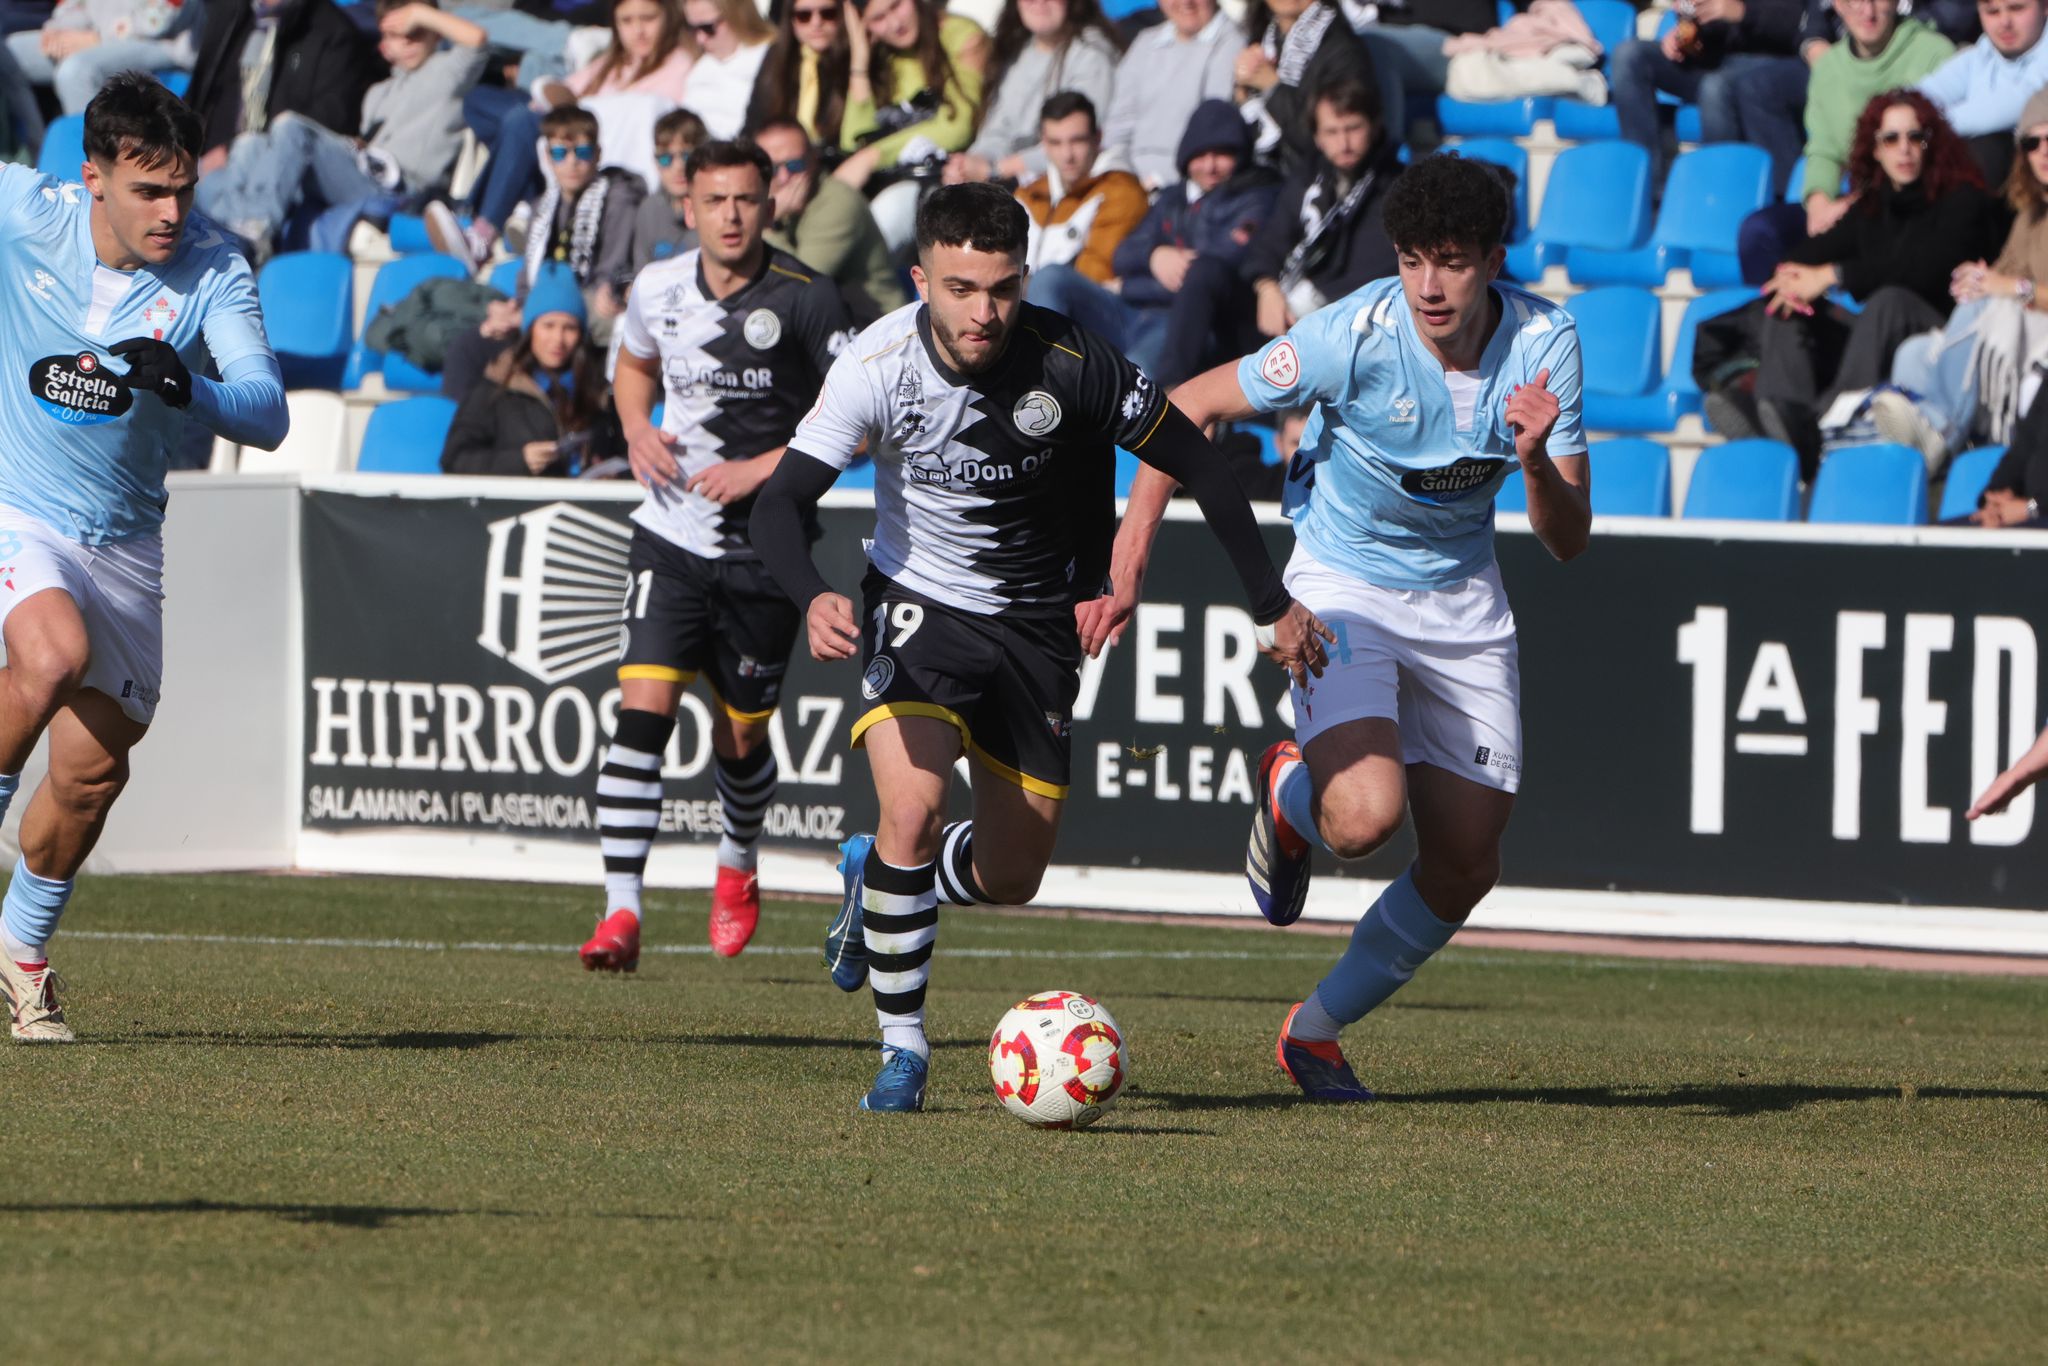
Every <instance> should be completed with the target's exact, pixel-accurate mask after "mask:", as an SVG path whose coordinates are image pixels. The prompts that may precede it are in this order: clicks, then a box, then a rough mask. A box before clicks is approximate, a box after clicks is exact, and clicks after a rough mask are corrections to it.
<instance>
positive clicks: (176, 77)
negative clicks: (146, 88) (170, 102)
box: [156, 71, 192, 100]
mask: <svg viewBox="0 0 2048 1366" xmlns="http://www.w3.org/2000/svg"><path fill="white" fill-rule="evenodd" d="M156 78H157V79H158V80H159V81H162V82H163V87H164V89H166V90H168V91H170V92H171V93H172V94H173V95H176V96H177V97H178V98H179V99H181V100H182V99H184V98H185V92H186V91H187V90H190V89H191V88H192V73H191V72H189V71H159V72H157V73H156Z"/></svg>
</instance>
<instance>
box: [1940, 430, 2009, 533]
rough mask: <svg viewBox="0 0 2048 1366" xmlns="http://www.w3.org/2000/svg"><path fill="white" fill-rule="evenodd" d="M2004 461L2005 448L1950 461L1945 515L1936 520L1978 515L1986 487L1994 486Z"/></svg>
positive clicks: (1943, 496) (1965, 454)
mask: <svg viewBox="0 0 2048 1366" xmlns="http://www.w3.org/2000/svg"><path fill="white" fill-rule="evenodd" d="M2003 459H2005V447H2003V446H1979V447H1978V448H1977V449H1976V450H1974V451H1964V452H1963V453H1962V454H1961V455H1959V456H1957V457H1956V458H1955V459H1953V460H1951V461H1949V464H1948V484H1947V485H1946V486H1945V487H1944V488H1943V489H1942V491H1941V511H1940V512H1938V513H1936V514H1935V520H1936V521H1940V522H1948V521H1953V520H1954V519H1956V518H1958V517H1967V516H1969V515H1970V514H1971V513H1973V512H1975V511H1976V510H1977V500H1978V499H1979V498H1982V497H1983V496H1984V489H1985V486H1986V485H1988V484H1989V483H1990V482H1991V474H1992V471H1994V470H1996V469H1997V468H1998V462H1999V461H2001V460H2003Z"/></svg>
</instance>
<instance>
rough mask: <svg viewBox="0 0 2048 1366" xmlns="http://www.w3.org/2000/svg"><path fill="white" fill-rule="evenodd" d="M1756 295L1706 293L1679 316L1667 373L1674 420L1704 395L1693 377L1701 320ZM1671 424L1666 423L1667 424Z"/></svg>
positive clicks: (1695, 407)
mask: <svg viewBox="0 0 2048 1366" xmlns="http://www.w3.org/2000/svg"><path fill="white" fill-rule="evenodd" d="M1754 298H1756V291H1755V290H1753V289H1720V290H1716V291H1714V292H1713V293H1712V294H1702V295H1700V297H1699V298H1697V299H1694V300H1693V301H1692V302H1691V303H1689V304H1687V305H1686V306H1685V315H1684V316H1683V317H1681V318H1680V319H1679V320H1678V340H1677V342H1676V344H1675V345H1673V347H1672V349H1671V365H1670V368H1669V369H1667V370H1666V371H1665V373H1664V387H1665V390H1666V391H1667V392H1668V393H1669V394H1670V395H1671V405H1672V406H1671V422H1672V423H1675V422H1677V421H1678V419H1679V417H1680V416H1681V415H1682V414H1685V413H1696V412H1698V411H1699V410H1700V400H1701V398H1702V397H1703V395H1701V393H1700V386H1699V385H1698V384H1697V383H1696V382H1695V381H1694V380H1693V377H1692V355H1693V343H1694V342H1696V341H1697V340H1698V339H1699V330H1700V324H1701V323H1703V322H1705V321H1706V320H1707V319H1708V318H1713V317H1718V316H1720V315H1721V314H1723V313H1732V312H1734V311H1735V310H1736V309H1738V308H1741V307H1742V306H1743V305H1744V304H1747V303H1749V302H1750V301H1751V300H1752V299H1754ZM1669 425H1670V423H1667V424H1666V426H1667V427H1668V426H1669ZM1711 429H1712V426H1711V424H1709V430H1711ZM1645 430H1648V429H1645Z"/></svg>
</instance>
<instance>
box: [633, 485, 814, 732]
mask: <svg viewBox="0 0 2048 1366" xmlns="http://www.w3.org/2000/svg"><path fill="white" fill-rule="evenodd" d="M626 570H627V573H628V574H629V575H630V577H629V578H628V580H627V583H626V611H625V618H626V648H625V652H624V654H622V655H621V656H620V658H619V681H620V682H622V683H623V682H626V681H628V680H631V679H636V678H653V679H660V680H663V681H666V682H673V683H681V684H683V685H685V686H688V685H689V684H690V683H693V682H695V681H696V678H697V675H698V674H700V673H701V674H703V675H704V677H705V681H706V682H707V683H708V684H709V685H710V687H711V691H712V693H713V695H714V696H716V697H717V699H718V703H719V705H720V706H722V707H724V708H725V710H726V713H727V714H728V715H730V716H731V717H732V718H733V719H734V720H736V721H742V722H758V721H765V720H767V719H768V718H769V717H770V716H771V715H773V714H774V712H775V705H776V703H777V702H778V701H779V700H780V699H781V696H782V678H783V675H784V673H786V672H787V671H788V669H789V652H790V650H791V648H792V647H793V646H795V644H796V638H797V632H798V631H799V630H801V629H802V627H803V613H802V612H800V611H798V610H797V606H796V604H795V603H793V602H791V601H790V600H789V598H788V596H787V595H785V594H784V593H783V591H782V590H781V589H780V588H778V587H776V586H775V580H774V579H772V578H770V577H769V574H768V571H767V570H766V569H764V568H762V566H761V562H760V561H759V560H755V559H751V558H746V559H737V560H735V559H727V558H724V557H720V558H718V559H715V560H714V559H707V558H705V557H704V556H702V555H693V554H691V553H690V552H689V551H687V550H684V549H683V548H682V547H681V546H678V545H675V544H674V543H672V542H670V541H668V540H666V539H664V538H663V537H661V536H659V535H657V534H655V533H654V532H652V531H649V530H648V529H647V528H646V527H642V526H636V527H634V528H633V544H632V548H631V550H630V551H629V552H628V554H627V558H626Z"/></svg>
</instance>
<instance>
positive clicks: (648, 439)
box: [612, 347, 682, 488]
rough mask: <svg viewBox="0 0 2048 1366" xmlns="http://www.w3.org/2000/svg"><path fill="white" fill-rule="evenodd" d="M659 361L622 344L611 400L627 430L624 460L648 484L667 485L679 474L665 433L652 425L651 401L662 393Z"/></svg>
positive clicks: (652, 405)
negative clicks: (634, 352)
mask: <svg viewBox="0 0 2048 1366" xmlns="http://www.w3.org/2000/svg"><path fill="white" fill-rule="evenodd" d="M661 388H662V381H661V361H660V360H659V358H657V357H652V356H648V357H641V356H636V355H634V354H633V353H632V352H631V351H629V350H627V349H625V348H623V347H621V348H620V350H619V366H618V372H617V373H616V374H615V375H614V376H613V377H612V401H613V402H614V403H615V404H617V405H618V409H619V425H620V427H621V428H622V429H624V431H625V433H626V463H627V464H629V465H631V466H632V467H633V477H634V478H635V479H637V480H639V481H640V483H641V484H642V486H644V487H647V488H655V487H660V488H667V487H668V486H669V485H671V484H673V483H675V482H676V480H677V479H678V478H679V477H681V473H682V472H681V470H680V469H678V468H677V466H676V457H675V452H674V451H673V450H671V449H670V442H669V439H668V437H666V436H665V435H663V434H662V431H661V429H660V428H659V427H656V426H655V425H654V405H655V402H656V401H657V400H658V399H659V398H660V397H661Z"/></svg>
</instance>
